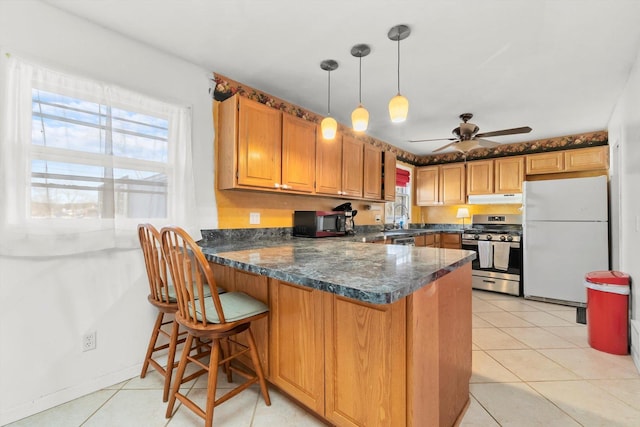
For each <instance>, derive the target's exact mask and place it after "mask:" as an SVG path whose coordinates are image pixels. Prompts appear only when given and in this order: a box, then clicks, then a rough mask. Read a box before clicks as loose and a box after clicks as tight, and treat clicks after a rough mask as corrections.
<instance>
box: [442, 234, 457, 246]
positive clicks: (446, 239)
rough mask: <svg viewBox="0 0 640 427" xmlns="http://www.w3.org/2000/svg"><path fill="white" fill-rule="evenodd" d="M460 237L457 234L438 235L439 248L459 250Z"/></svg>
mask: <svg viewBox="0 0 640 427" xmlns="http://www.w3.org/2000/svg"><path fill="white" fill-rule="evenodd" d="M461 238H462V236H461V235H460V234H458V233H440V247H442V248H444V249H460V248H461V247H462V240H461Z"/></svg>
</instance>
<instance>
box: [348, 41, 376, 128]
mask: <svg viewBox="0 0 640 427" xmlns="http://www.w3.org/2000/svg"><path fill="white" fill-rule="evenodd" d="M369 53H371V48H370V47H369V46H368V45H366V44H357V45H355V46H354V47H352V48H351V55H353V56H355V57H356V58H359V59H360V69H359V70H360V71H359V75H358V107H357V108H356V109H355V110H353V113H351V125H352V126H353V130H355V131H358V132H363V131H365V130H367V127H368V126H369V112H368V111H367V109H366V108H364V107H363V106H362V58H363V57H364V56H367V55H369Z"/></svg>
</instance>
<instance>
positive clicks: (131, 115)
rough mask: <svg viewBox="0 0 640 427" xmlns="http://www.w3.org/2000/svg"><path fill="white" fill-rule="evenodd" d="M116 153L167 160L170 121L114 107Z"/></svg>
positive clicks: (114, 146)
mask: <svg viewBox="0 0 640 427" xmlns="http://www.w3.org/2000/svg"><path fill="white" fill-rule="evenodd" d="M111 114H112V118H113V122H112V127H113V154H114V155H115V156H122V157H129V158H135V159H144V160H153V161H157V162H167V161H168V156H167V149H168V145H167V144H168V142H167V139H168V134H169V131H168V128H169V124H168V121H167V120H165V119H161V118H158V117H152V116H148V115H145V114H141V113H135V112H132V111H125V110H122V109H119V108H113V109H112V111H111Z"/></svg>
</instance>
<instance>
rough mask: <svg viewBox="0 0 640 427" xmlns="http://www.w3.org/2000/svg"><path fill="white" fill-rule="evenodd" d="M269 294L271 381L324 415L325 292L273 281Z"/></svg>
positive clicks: (270, 282)
mask: <svg viewBox="0 0 640 427" xmlns="http://www.w3.org/2000/svg"><path fill="white" fill-rule="evenodd" d="M269 294H270V299H271V307H270V308H271V310H270V317H271V337H270V341H271V345H270V346H269V348H270V350H271V355H270V356H271V357H270V364H271V366H270V369H269V380H270V381H271V382H272V383H273V384H275V385H277V386H278V387H280V388H281V389H282V390H283V391H284V392H286V393H287V394H289V395H290V396H291V397H293V398H295V399H296V400H298V401H299V402H300V403H302V404H304V405H305V406H307V407H308V408H309V409H312V410H313V411H314V412H316V413H318V414H324V335H323V328H322V319H323V306H322V294H323V292H322V291H319V290H316V289H311V288H305V287H301V286H297V285H293V284H291V283H286V282H282V281H280V280H276V279H270V280H269Z"/></svg>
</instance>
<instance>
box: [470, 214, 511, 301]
mask: <svg viewBox="0 0 640 427" xmlns="http://www.w3.org/2000/svg"><path fill="white" fill-rule="evenodd" d="M462 249H466V250H471V251H476V254H477V257H476V259H475V260H474V261H473V264H472V267H471V268H472V272H471V274H472V286H473V288H474V289H482V290H487V291H494V292H501V293H505V294H511V295H517V296H521V295H522V215H516V214H497V215H496V214H492V215H473V217H472V219H471V228H469V229H466V230H464V232H463V233H462Z"/></svg>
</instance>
